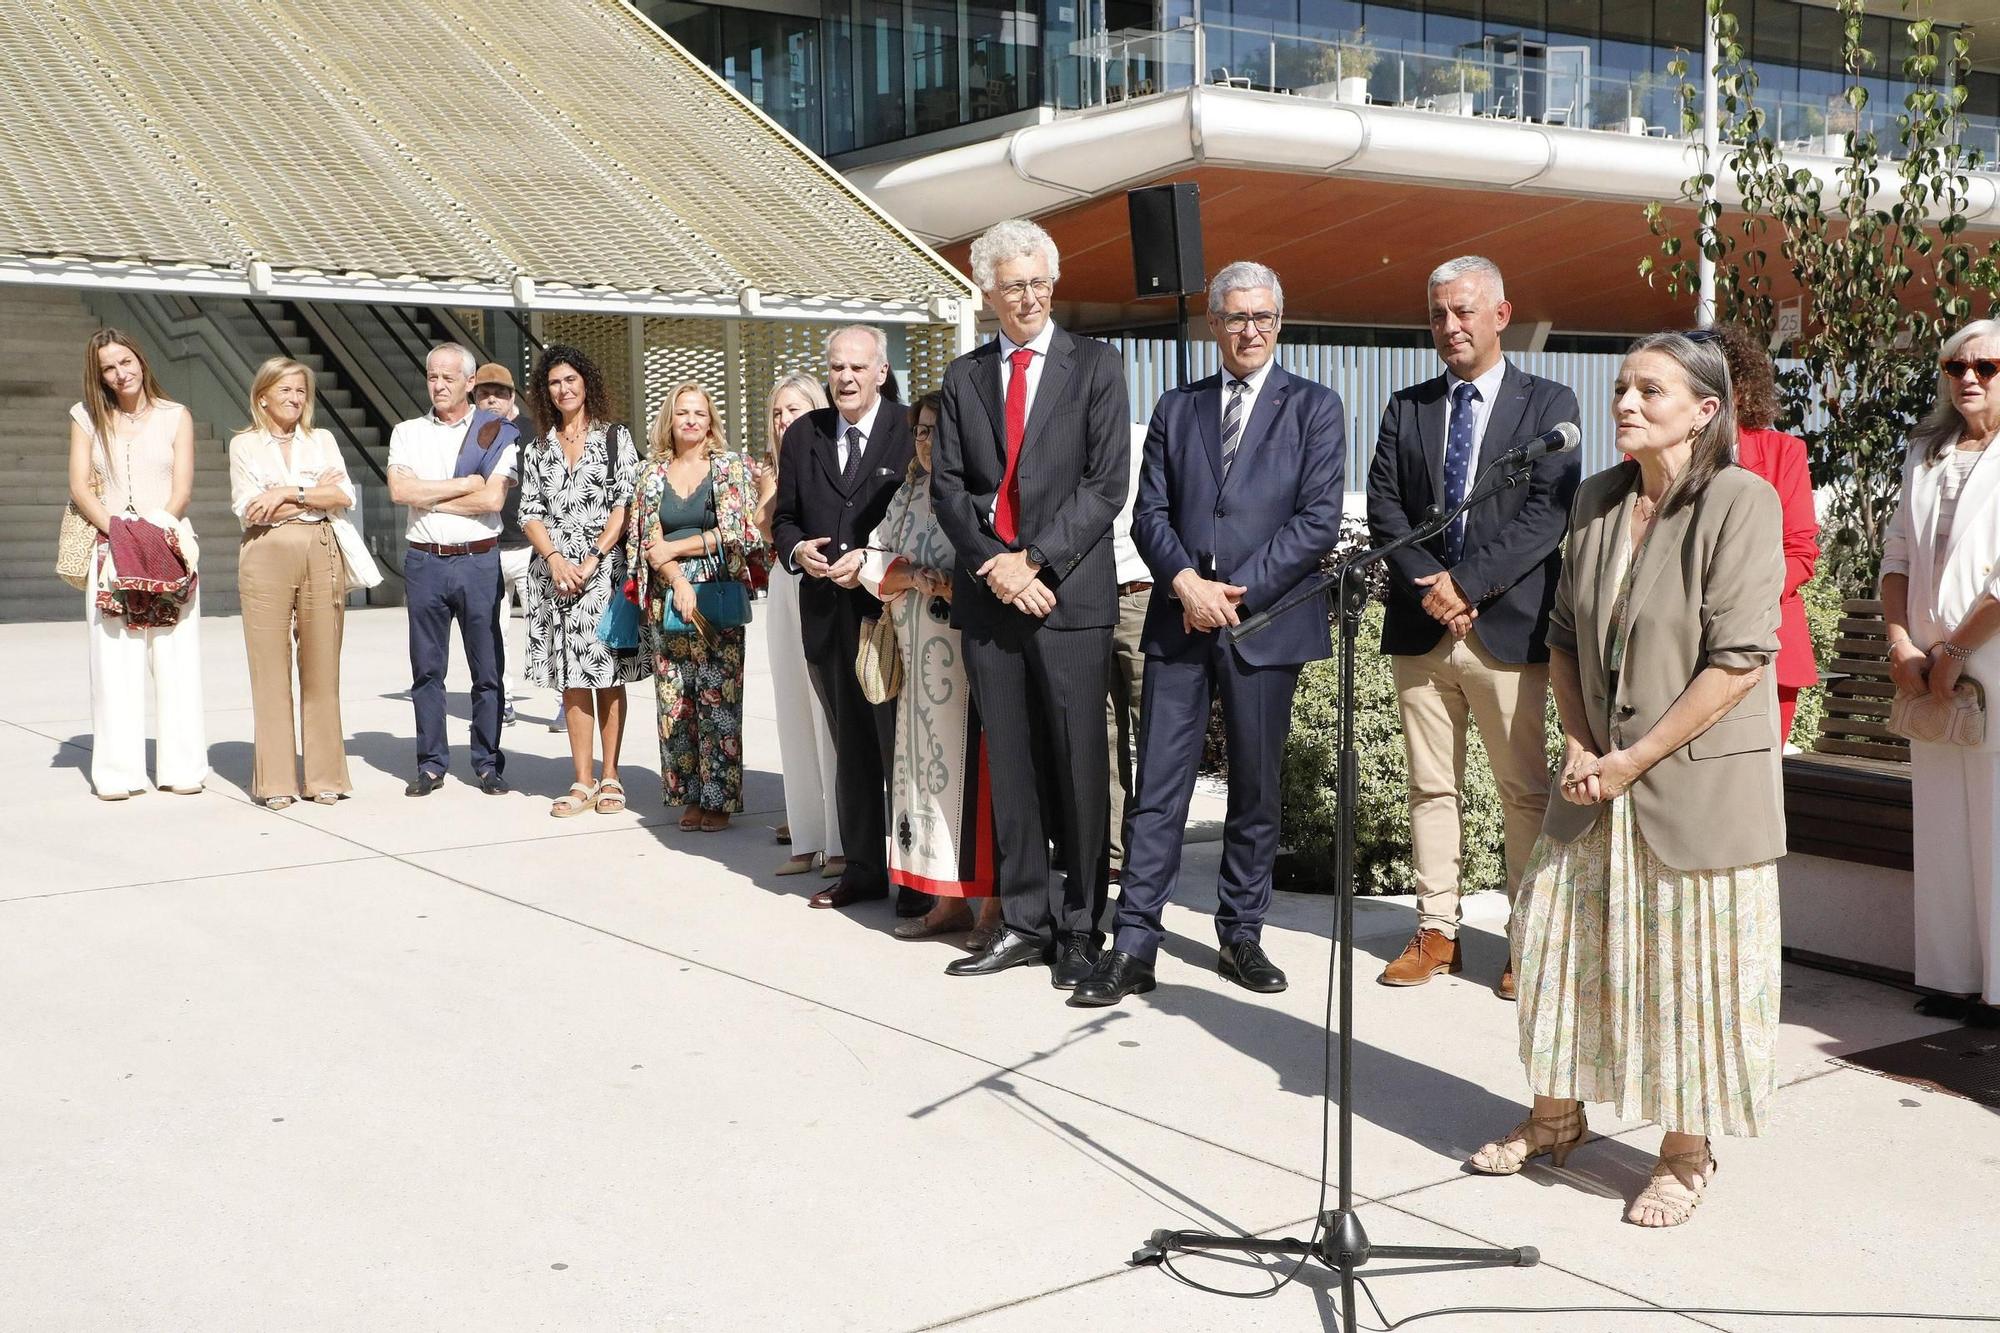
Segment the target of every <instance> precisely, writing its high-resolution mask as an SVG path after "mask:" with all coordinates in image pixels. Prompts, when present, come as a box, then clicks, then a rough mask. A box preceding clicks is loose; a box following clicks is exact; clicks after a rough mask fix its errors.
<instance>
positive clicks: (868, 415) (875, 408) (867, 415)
mask: <svg viewBox="0 0 2000 1333" xmlns="http://www.w3.org/2000/svg"><path fill="white" fill-rule="evenodd" d="M881 412H882V400H881V399H880V398H879V397H878V398H877V399H876V400H875V401H874V402H873V403H871V404H870V405H869V408H868V410H867V411H866V412H863V413H862V414H861V420H859V421H849V420H848V419H847V418H846V417H841V418H840V426H839V428H838V429H839V434H838V435H837V436H836V437H835V438H834V442H833V445H834V461H835V462H837V463H838V464H839V465H840V471H841V473H842V475H845V474H846V472H847V432H848V431H849V430H850V429H852V430H858V431H860V432H861V452H862V453H864V454H865V453H867V452H868V440H869V437H871V436H872V435H874V433H875V418H876V417H877V416H879V415H881Z"/></svg>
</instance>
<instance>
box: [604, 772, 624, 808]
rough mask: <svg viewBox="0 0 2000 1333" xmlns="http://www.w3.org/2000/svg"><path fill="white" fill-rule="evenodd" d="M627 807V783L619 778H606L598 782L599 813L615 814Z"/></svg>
mask: <svg viewBox="0 0 2000 1333" xmlns="http://www.w3.org/2000/svg"><path fill="white" fill-rule="evenodd" d="M624 808H625V784H624V783H622V782H620V781H619V780H618V779H617V778H606V779H604V781H602V782H600V783H598V784H597V813H598V814H600V815H615V814H617V813H618V812H619V811H620V810H623V809H624Z"/></svg>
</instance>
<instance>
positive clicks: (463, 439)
mask: <svg viewBox="0 0 2000 1333" xmlns="http://www.w3.org/2000/svg"><path fill="white" fill-rule="evenodd" d="M478 365H479V359H478V358H477V357H475V356H474V355H473V354H472V352H471V351H470V350H468V349H467V348H465V347H462V346H460V345H459V344H457V343H440V344H438V345H437V346H436V347H433V348H432V349H431V351H430V355H429V356H428V357H426V358H425V360H424V378H425V384H426V386H427V387H428V389H429V392H430V400H431V410H430V411H429V412H427V413H425V414H424V415H423V416H421V417H415V418H413V419H411V420H409V421H405V422H402V423H401V424H399V425H398V426H397V427H396V429H395V432H394V434H392V435H391V436H390V437H389V498H390V499H392V500H394V501H395V502H396V503H397V504H400V505H407V506H409V510H410V524H409V529H408V534H407V535H408V540H409V549H408V550H407V551H405V552H404V554H403V581H404V589H405V593H406V595H407V599H408V611H409V624H410V677H411V680H410V702H411V703H412V704H413V705H414V706H415V708H416V713H417V776H416V778H415V779H414V780H413V781H412V782H411V783H410V785H409V786H408V787H406V788H404V789H403V794H404V795H406V796H428V795H430V794H431V793H432V792H433V791H436V790H437V788H438V787H439V785H440V784H442V783H443V781H444V775H445V772H446V770H447V769H448V768H449V767H450V754H451V751H450V748H449V747H448V746H447V745H446V743H445V731H444V718H445V707H444V677H445V670H446V668H447V667H449V666H450V663H451V644H450V637H449V636H450V633H451V623H452V621H454V620H456V621H457V622H458V625H459V639H460V642H461V643H463V645H464V647H465V662H466V666H467V668H468V669H469V670H470V672H471V674H472V771H473V773H474V775H475V776H476V777H477V778H478V780H479V789H480V790H481V791H483V792H485V793H486V794H487V795H489V796H498V795H501V794H503V793H504V792H505V791H506V790H507V784H506V782H505V781H504V780H503V778H502V776H501V773H502V770H503V769H504V768H505V767H506V756H504V755H503V754H501V752H500V710H501V704H502V699H501V693H502V691H501V688H500V660H501V642H500V614H499V612H500V549H499V548H500V511H501V509H502V508H503V507H504V506H505V505H506V502H507V488H508V487H509V486H511V485H512V484H513V482H514V477H515V474H516V470H517V464H516V452H517V450H516V445H515V440H516V437H517V435H518V431H517V430H516V428H515V426H514V424H513V423H512V422H510V421H503V420H501V419H500V418H499V417H496V416H494V415H493V414H492V413H490V412H483V411H476V410H474V408H473V406H472V397H471V394H472V377H473V373H474V371H475V370H476V369H477V368H478Z"/></svg>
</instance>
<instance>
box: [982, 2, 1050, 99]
mask: <svg viewBox="0 0 2000 1333" xmlns="http://www.w3.org/2000/svg"><path fill="white" fill-rule="evenodd" d="M1040 42H1041V31H1040V24H1039V22H1038V20H1037V18H1036V15H1035V12H1034V11H1033V10H1031V9H1028V8H1026V7H1017V6H1016V5H1015V4H1013V3H1010V0H999V3H994V0H971V2H970V3H968V4H967V5H966V6H965V44H966V49H965V64H966V72H965V92H966V114H967V115H968V116H970V117H971V118H972V119H973V120H981V119H984V118H985V117H987V116H999V115H1005V114H1006V113H1007V112H1009V111H1019V110H1022V109H1024V108H1027V107H1032V106H1037V105H1039V104H1040V98H1041V89H1040V87H1039V82H1038V77H1037V76H1038V74H1039V69H1040V67H1039V65H1038V63H1037V62H1038V61H1039V59H1040V50H1039V45H1040Z"/></svg>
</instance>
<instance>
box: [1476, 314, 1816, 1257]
mask: <svg viewBox="0 0 2000 1333" xmlns="http://www.w3.org/2000/svg"><path fill="white" fill-rule="evenodd" d="M1615 409H1616V416H1617V423H1618V438H1617V447H1618V449H1619V450H1620V451H1621V452H1622V453H1624V454H1625V455H1626V456H1627V457H1626V461H1624V462H1622V463H1620V464H1618V465H1617V466H1616V467H1613V468H1611V469H1609V470H1607V471H1605V472H1601V473H1599V474H1597V475H1596V476H1594V477H1591V478H1590V479H1589V480H1587V481H1585V482H1584V483H1583V485H1582V486H1581V487H1580V488H1579V489H1578V491H1577V495H1576V503H1575V505H1574V507H1573V508H1572V510H1571V513H1570V531H1569V553H1568V557H1567V559H1566V560H1565V561H1564V563H1563V572H1562V578H1561V581H1560V583H1559V584H1558V585H1557V590H1556V602H1555V609H1554V612H1553V615H1552V617H1551V621H1550V627H1549V649H1550V670H1549V677H1550V682H1551V684H1552V685H1553V686H1554V689H1555V696H1556V707H1557V711H1558V713H1559V714H1560V716H1561V719H1562V729H1563V734H1564V737H1565V754H1564V759H1563V765H1562V774H1561V778H1560V785H1559V788H1558V790H1557V791H1556V792H1555V793H1554V794H1553V795H1554V798H1555V799H1551V800H1550V802H1549V809H1548V815H1547V818H1546V821H1545V823H1544V824H1543V830H1542V836H1541V839H1540V841H1539V842H1538V844H1537V845H1536V848H1535V853H1534V856H1533V857H1532V859H1531V861H1530V865H1529V870H1528V874H1527V876H1526V882H1525V883H1524V884H1523V885H1522V889H1521V896H1520V901H1519V903H1518V905H1517V907H1516V909H1515V912H1514V925H1513V947H1514V955H1515V958H1516V959H1517V960H1518V961H1517V969H1518V976H1517V985H1518V990H1519V996H1520V1004H1521V1012H1520V1033H1521V1061H1522V1063H1523V1064H1524V1065H1525V1066H1526V1068H1527V1072H1528V1082H1529V1085H1530V1087H1531V1088H1532V1089H1533V1091H1534V1094H1535V1101H1534V1109H1533V1111H1532V1112H1531V1113H1530V1114H1529V1117H1528V1119H1526V1120H1525V1121H1523V1122H1522V1123H1521V1124H1519V1125H1517V1126H1515V1127H1514V1129H1513V1130H1511V1131H1510V1132H1508V1133H1507V1134H1506V1135H1505V1136H1504V1137H1502V1138H1500V1139H1497V1140H1495V1141H1494V1142H1492V1143H1489V1144H1487V1145H1486V1146H1485V1147H1483V1148H1481V1149H1480V1150H1479V1151H1478V1152H1477V1153H1476V1154H1474V1155H1473V1157H1472V1159H1471V1166H1472V1168H1473V1169H1474V1170H1476V1171H1481V1172H1485V1173H1487V1174H1490V1175H1513V1174H1515V1173H1516V1172H1518V1171H1520V1169H1521V1168H1522V1166H1523V1165H1525V1164H1526V1163H1527V1161H1528V1160H1529V1159H1530V1158H1532V1157H1536V1156H1539V1155H1541V1154H1543V1153H1548V1154H1549V1155H1550V1156H1551V1157H1552V1158H1553V1159H1554V1161H1555V1163H1556V1164H1557V1165H1558V1166H1560V1165H1561V1164H1562V1162H1563V1161H1564V1159H1565V1158H1567V1157H1568V1156H1569V1155H1570V1153H1571V1152H1572V1151H1573V1150H1574V1149H1575V1148H1576V1147H1577V1145H1578V1144H1580V1143H1581V1142H1582V1141H1583V1139H1584V1137H1585V1134H1586V1132H1587V1128H1588V1127H1587V1125H1586V1122H1585V1119H1584V1110H1583V1105H1582V1103H1584V1102H1586V1101H1596V1102H1610V1103H1611V1104H1612V1106H1613V1108H1614V1110H1615V1113H1616V1114H1617V1115H1618V1116H1619V1118H1621V1119H1627V1120H1630V1119H1639V1120H1654V1121H1658V1122H1659V1124H1660V1126H1661V1128H1662V1129H1664V1130H1665V1131H1666V1133H1665V1136H1664V1138H1663V1139H1662V1141H1661V1144H1660V1157H1659V1161H1658V1162H1657V1163H1656V1164H1655V1166H1654V1168H1653V1173H1652V1179H1651V1181H1650V1182H1649V1183H1648V1184H1647V1186H1646V1188H1645V1190H1644V1192H1643V1193H1641V1194H1640V1195H1639V1197H1638V1198H1637V1199H1636V1200H1635V1201H1634V1202H1633V1203H1632V1205H1631V1207H1630V1208H1629V1210H1628V1211H1627V1212H1626V1220H1628V1221H1630V1222H1634V1223H1637V1224H1638V1225H1640V1226H1647V1227H1667V1226H1677V1225H1679V1224H1680V1223H1682V1222H1685V1221H1687V1219H1688V1218H1689V1217H1690V1216H1691V1215H1692V1214H1693V1212H1694V1210H1695V1207H1696V1205H1697V1204H1699V1203H1700V1202H1701V1199H1702V1196H1703V1195H1704V1193H1705V1192H1706V1191H1707V1189H1708V1186H1709V1183H1710V1182H1711V1181H1712V1180H1713V1179H1714V1176H1715V1170H1716V1160H1715V1156H1714V1154H1713V1153H1712V1152H1711V1151H1710V1146H1709V1140H1710V1136H1712V1135H1715V1134H1735V1135H1755V1134H1759V1133H1761V1132H1762V1131H1763V1129H1764V1127H1765V1125H1766V1123H1767V1116H1768V1111H1769V1105H1770V1100H1771V1094H1772V1092H1773V1091H1774V1089H1775V1086H1776V1046H1777V1034H1778V994H1779V987H1780V962H1779V937H1778V875H1777V866H1776V862H1777V859H1778V858H1779V857H1780V856H1782V855H1784V852H1785V821H1784V803H1783V792H1782V783H1781V779H1780V776H1779V767H1778V727H1777V717H1776V715H1777V697H1776V693H1775V689H1774V679H1773V676H1772V673H1771V670H1770V663H1771V659H1772V655H1773V654H1774V653H1776V652H1777V649H1778V598H1779V595H1780V593H1781V592H1782V591H1783V588H1784V573H1785V571H1784V559H1783V547H1782V543H1781V541H1780V538H1779V534H1780V520H1779V505H1778V497H1777V494H1776V492H1774V491H1773V490H1772V489H1771V487H1770V486H1769V485H1768V484H1767V483H1765V482H1764V481H1762V480H1761V479H1760V478H1758V477H1756V476H1754V475H1752V474H1751V473H1750V472H1748V471H1746V470H1744V469H1743V468H1740V467H1738V466H1736V465H1735V464H1734V463H1732V462H1731V461H1730V460H1731V457H1732V450H1733V448H1734V446H1735V444H1736V421H1735V414H1734V412H1733V410H1732V408H1731V403H1730V385H1729V369H1728V366H1727V364H1726V363H1725V362H1724V360H1723V356H1722V352H1721V350H1720V349H1719V348H1718V347H1717V346H1716V345H1715V344H1714V343H1713V342H1712V341H1710V340H1708V339H1706V338H1705V337H1703V336H1702V335H1695V336H1693V337H1690V336H1687V335H1683V334H1678V333H1660V334H1653V335H1651V336H1649V337H1645V338H1642V339H1640V340H1639V341H1638V342H1637V343H1635V344H1633V347H1632V350H1631V351H1630V353H1629V354H1627V356H1626V358H1625V363H1624V366H1623V368H1622V369H1621V370H1620V372H1619V376H1618V383H1617V390H1616V400H1615Z"/></svg>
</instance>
